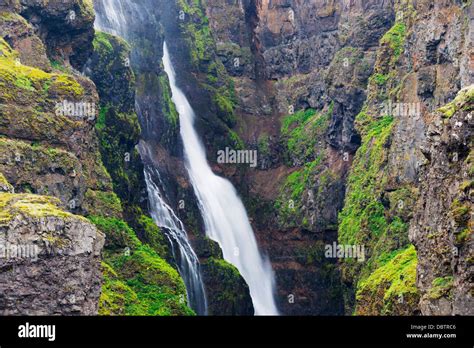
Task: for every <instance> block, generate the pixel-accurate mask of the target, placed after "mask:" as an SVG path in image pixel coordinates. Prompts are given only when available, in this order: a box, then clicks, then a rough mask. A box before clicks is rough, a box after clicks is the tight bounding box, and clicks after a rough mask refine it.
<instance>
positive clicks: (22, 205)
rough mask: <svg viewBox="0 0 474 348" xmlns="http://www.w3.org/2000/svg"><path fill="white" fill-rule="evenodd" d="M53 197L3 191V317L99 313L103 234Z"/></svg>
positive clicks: (0, 276) (0, 267)
mask: <svg viewBox="0 0 474 348" xmlns="http://www.w3.org/2000/svg"><path fill="white" fill-rule="evenodd" d="M57 203H58V201H57V200H55V199H53V198H48V197H44V196H36V195H25V194H8V193H2V194H0V208H1V212H0V247H1V248H2V249H1V251H2V257H1V258H0V280H1V281H0V313H1V315H55V314H60V315H78V314H81V315H94V314H96V313H97V308H98V300H99V295H100V287H101V278H102V276H101V273H100V259H101V256H100V253H101V250H102V246H103V244H104V236H103V234H102V233H100V232H98V231H97V229H96V228H95V227H94V226H93V225H92V224H91V223H90V222H88V221H87V220H86V219H84V218H82V217H78V216H74V215H72V214H69V213H66V212H64V211H62V210H60V209H59V208H58V207H57V205H56V204H57Z"/></svg>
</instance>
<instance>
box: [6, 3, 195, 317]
mask: <svg viewBox="0 0 474 348" xmlns="http://www.w3.org/2000/svg"><path fill="white" fill-rule="evenodd" d="M93 22H94V9H93V7H92V2H91V1H82V0H81V1H79V0H71V1H61V2H58V1H50V2H37V1H26V0H25V1H16V0H15V1H10V2H8V3H6V4H5V3H4V2H2V5H1V12H0V33H1V36H0V134H1V137H0V143H1V145H0V146H1V147H2V151H1V156H0V157H1V159H0V172H1V173H2V174H1V176H0V177H1V187H2V191H5V192H6V193H1V194H0V195H1V197H0V201H1V203H0V242H1V246H2V258H1V268H0V276H1V278H2V285H1V289H2V295H1V298H0V311H1V312H2V313H3V314H28V315H39V314H43V315H46V314H62V315H72V314H76V315H77V314H82V315H93V314H97V313H99V314H102V315H111V314H114V315H117V314H120V315H130V314H134V315H190V314H193V312H192V310H190V309H189V307H188V306H187V304H186V292H185V291H186V290H185V287H184V283H183V281H182V279H181V277H180V276H179V274H178V272H177V271H176V270H175V269H174V268H173V267H171V266H170V265H169V264H168V263H167V262H166V261H165V260H164V258H165V257H167V251H166V250H167V249H166V245H164V244H163V235H162V234H161V232H160V231H159V229H158V228H157V226H156V225H155V224H154V223H153V221H152V220H151V218H150V217H149V216H147V214H146V213H144V212H143V211H142V208H146V202H145V204H143V201H142V200H141V197H142V196H143V190H142V191H141V190H140V189H139V188H140V187H142V188H143V187H144V182H143V172H142V170H143V167H142V165H141V161H140V159H139V156H138V152H137V151H136V150H135V149H134V147H135V145H136V144H137V143H138V135H139V134H140V128H139V125H138V119H137V116H136V114H135V113H134V93H135V91H134V87H135V86H134V78H133V74H132V72H131V70H130V67H129V66H128V65H127V66H126V65H125V63H124V61H123V60H121V58H124V56H126V55H128V54H129V49H128V48H127V45H126V44H125V43H123V42H122V41H121V40H119V39H117V38H113V37H105V36H103V35H102V36H101V35H98V36H96V37H95V38H94V28H93ZM89 58H90V59H91V60H90V62H89V63H88V66H89V72H91V75H92V77H93V78H94V79H96V81H99V82H101V84H99V83H98V87H99V88H98V91H97V89H96V85H95V84H94V83H93V82H92V80H90V79H89V78H86V77H85V76H84V75H82V74H80V73H79V72H78V71H77V70H76V69H82V68H83V67H84V65H85V64H86V63H87V62H88V60H89ZM117 69H119V70H117ZM120 69H121V70H120ZM109 77H110V78H111V79H113V82H114V83H112V87H113V88H114V90H113V93H111V91H110V89H107V87H109V88H110V87H111V86H107V85H106V82H107V81H108V82H110V80H106V79H105V78H109ZM119 87H120V88H119ZM98 92H99V93H98ZM113 97H115V99H113ZM106 127H107V128H106ZM126 154H128V156H126ZM117 155H120V157H117ZM103 163H104V164H105V166H104V164H103ZM109 173H110V174H109ZM132 186H133V187H132ZM13 192H15V193H13ZM73 214H76V215H73ZM84 216H85V217H87V219H86V218H85V217H84ZM125 220H126V221H127V222H129V223H130V225H132V226H133V228H135V229H136V230H134V229H132V228H131V227H130V226H129V225H128V223H127V222H126V221H125ZM104 235H105V248H104V250H102V247H103V245H104ZM137 235H139V236H140V238H141V239H142V240H140V239H138V238H137ZM101 261H103V262H102V264H101ZM137 274H138V275H140V276H139V277H138V278H137ZM156 293H159V294H161V295H162V296H161V297H159V298H157V297H156V295H155V294H156Z"/></svg>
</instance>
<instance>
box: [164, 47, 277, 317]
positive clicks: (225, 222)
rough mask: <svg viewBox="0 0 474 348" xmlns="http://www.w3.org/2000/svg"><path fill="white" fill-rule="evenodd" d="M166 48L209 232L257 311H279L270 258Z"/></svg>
mask: <svg viewBox="0 0 474 348" xmlns="http://www.w3.org/2000/svg"><path fill="white" fill-rule="evenodd" d="M163 52H164V53H163V64H164V67H165V71H166V73H167V74H168V77H169V80H170V85H171V92H172V100H173V102H174V104H175V105H176V109H177V111H178V113H179V118H180V127H181V130H180V131H181V138H182V141H183V144H184V153H185V157H186V158H185V160H186V167H187V170H188V173H189V176H190V179H191V183H192V185H193V187H194V191H195V194H196V196H197V198H198V201H199V204H200V208H201V213H202V216H203V219H204V222H205V226H206V233H207V234H208V236H209V237H210V238H212V239H213V240H215V241H217V242H218V243H219V244H220V246H221V248H222V251H223V254H224V258H225V259H226V260H227V261H229V262H230V263H232V264H233V265H235V266H236V267H237V268H238V270H239V271H240V273H241V274H242V276H243V277H244V279H245V280H246V282H247V284H248V285H249V289H250V295H251V297H252V302H253V305H254V308H255V314H256V315H278V310H277V307H276V304H275V299H274V294H273V289H274V280H273V270H272V268H271V265H270V262H269V261H268V259H267V258H262V256H261V255H260V252H259V250H258V246H257V241H256V239H255V236H254V233H253V231H252V227H251V226H250V223H249V219H248V216H247V212H246V210H245V207H244V205H243V204H242V201H241V200H240V198H239V196H238V195H237V192H236V190H235V188H234V186H233V185H232V184H231V183H230V182H229V181H228V180H226V179H224V178H221V177H219V176H217V175H215V174H214V173H213V172H212V169H211V167H210V166H209V164H208V162H207V159H206V152H205V149H204V146H203V145H202V143H201V141H200V140H199V137H198V135H197V132H196V130H195V129H194V118H195V115H194V111H193V109H192V107H191V105H190V104H189V102H188V100H187V98H186V96H185V95H184V93H183V92H182V91H181V90H180V89H179V88H178V87H177V85H176V73H175V71H174V68H173V65H172V62H171V59H170V55H169V52H168V47H167V46H166V43H164V49H163Z"/></svg>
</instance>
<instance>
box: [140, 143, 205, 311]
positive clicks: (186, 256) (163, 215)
mask: <svg viewBox="0 0 474 348" xmlns="http://www.w3.org/2000/svg"><path fill="white" fill-rule="evenodd" d="M140 152H142V151H140ZM152 173H154V174H155V176H156V177H157V179H158V180H159V181H160V182H161V179H160V174H159V172H158V170H157V169H156V168H154V167H151V166H147V167H146V168H145V180H146V185H147V190H148V197H149V200H150V212H151V216H152V218H153V220H154V221H155V222H156V224H157V225H158V226H159V227H160V228H162V229H164V231H165V236H166V237H167V238H168V241H169V244H170V245H171V251H172V253H173V257H174V259H175V260H176V263H177V265H178V270H179V273H180V275H181V277H182V278H183V280H184V283H185V285H186V289H187V296H188V303H189V304H190V306H191V308H193V309H194V311H195V312H196V313H197V314H199V315H207V300H206V295H205V292H204V284H203V282H202V279H201V273H200V271H199V261H198V258H197V256H196V254H195V253H194V250H193V249H192V248H191V245H190V244H189V241H188V237H187V233H186V231H185V229H184V225H183V223H182V222H181V220H180V219H179V218H178V217H177V216H176V214H175V213H174V211H173V209H172V208H171V207H170V206H169V205H168V204H167V203H166V201H165V200H164V198H163V195H162V194H161V191H160V189H159V187H158V185H157V184H156V183H155V181H154V180H153V178H152Z"/></svg>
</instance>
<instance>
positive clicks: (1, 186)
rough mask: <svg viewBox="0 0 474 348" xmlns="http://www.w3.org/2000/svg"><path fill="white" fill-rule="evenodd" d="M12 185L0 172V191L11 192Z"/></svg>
mask: <svg viewBox="0 0 474 348" xmlns="http://www.w3.org/2000/svg"><path fill="white" fill-rule="evenodd" d="M13 191H14V189H13V186H12V185H10V183H9V182H8V181H7V179H6V178H5V176H4V175H3V174H2V173H1V172H0V192H7V193H13Z"/></svg>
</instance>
